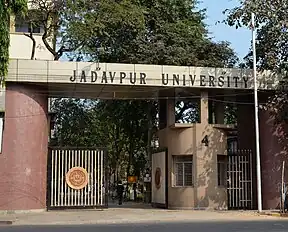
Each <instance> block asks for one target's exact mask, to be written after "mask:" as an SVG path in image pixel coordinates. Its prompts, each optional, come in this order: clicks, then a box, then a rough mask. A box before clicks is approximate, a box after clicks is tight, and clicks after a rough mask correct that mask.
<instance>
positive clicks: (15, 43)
mask: <svg viewBox="0 0 288 232" xmlns="http://www.w3.org/2000/svg"><path fill="white" fill-rule="evenodd" d="M34 38H35V40H36V50H35V59H36V60H53V56H52V54H51V53H50V52H49V51H48V50H47V48H46V47H45V45H44V43H43V42H42V36H41V35H34ZM32 44H33V43H32V40H31V39H30V38H28V37H27V36H25V35H24V34H23V33H11V34H10V48H9V54H10V58H11V59H31V52H32ZM35 68H36V67H35Z"/></svg>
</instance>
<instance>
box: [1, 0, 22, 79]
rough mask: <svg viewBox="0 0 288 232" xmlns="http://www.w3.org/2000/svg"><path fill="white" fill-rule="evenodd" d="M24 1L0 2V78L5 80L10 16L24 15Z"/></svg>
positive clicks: (6, 0) (3, 0) (7, 0)
mask: <svg viewBox="0 0 288 232" xmlns="http://www.w3.org/2000/svg"><path fill="white" fill-rule="evenodd" d="M26 10H27V1H26V0H13V1H10V0H0V19H1V20H0V77H1V78H5V76H6V74H7V71H8V63H9V46H10V36H9V31H10V14H18V13H25V11H26Z"/></svg>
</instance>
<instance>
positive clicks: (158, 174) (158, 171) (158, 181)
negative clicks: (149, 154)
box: [154, 167, 161, 189]
mask: <svg viewBox="0 0 288 232" xmlns="http://www.w3.org/2000/svg"><path fill="white" fill-rule="evenodd" d="M154 180H155V186H156V188H157V189H160V187H161V169H160V168H159V167H158V168H156V171H155V176H154Z"/></svg>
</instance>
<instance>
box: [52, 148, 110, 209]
mask: <svg viewBox="0 0 288 232" xmlns="http://www.w3.org/2000/svg"><path fill="white" fill-rule="evenodd" d="M48 157H49V159H48V186H47V187H48V191H47V192H48V196H47V200H48V202H47V205H48V206H50V207H49V208H59V207H60V208H75V207H77V208H81V207H91V208H94V207H107V197H106V196H107V186H106V183H107V181H106V174H105V152H104V150H101V149H79V148H75V149H73V148H69V149H67V148H50V149H49V156H48Z"/></svg>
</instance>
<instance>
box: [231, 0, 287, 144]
mask: <svg viewBox="0 0 288 232" xmlns="http://www.w3.org/2000/svg"><path fill="white" fill-rule="evenodd" d="M287 10H288V1H287V0H284V1H265V0H257V1H256V0H250V1H240V5H239V6H238V7H235V8H234V9H230V10H226V13H227V20H226V21H225V22H226V23H227V24H228V25H230V26H235V27H236V28H238V27H242V26H245V27H250V24H251V13H252V12H254V13H255V16H256V17H255V19H256V20H255V21H256V24H255V26H256V29H257V36H256V41H257V42H256V53H257V66H258V69H259V70H264V69H268V70H271V71H273V72H274V73H275V74H276V75H277V76H281V79H282V81H281V82H280V83H279V85H278V89H277V91H276V94H275V95H274V96H271V97H270V98H269V100H268V104H266V105H264V106H263V107H264V108H265V109H267V110H269V112H270V113H271V115H272V116H273V117H274V118H275V119H277V120H276V123H277V124H278V125H279V124H283V123H284V124H285V123H287V115H288V107H287V103H288V100H287V99H288V96H287V87H288V75H287V74H288V72H287V71H288V50H287V44H288V33H287V32H288V31H287V29H288V22H287ZM252 64H253V63H252V52H251V51H250V52H249V54H248V55H247V56H246V67H250V68H251V67H252ZM277 134H282V135H283V134H285V136H284V137H286V138H288V134H287V133H277Z"/></svg>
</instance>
